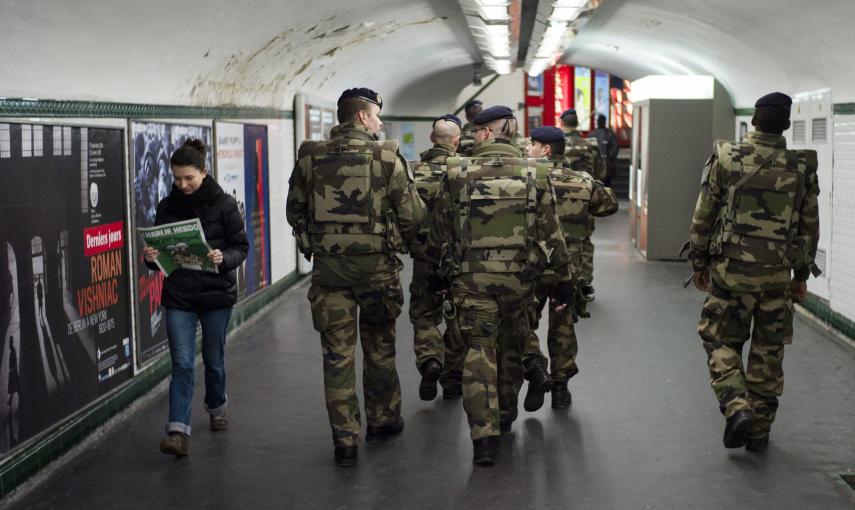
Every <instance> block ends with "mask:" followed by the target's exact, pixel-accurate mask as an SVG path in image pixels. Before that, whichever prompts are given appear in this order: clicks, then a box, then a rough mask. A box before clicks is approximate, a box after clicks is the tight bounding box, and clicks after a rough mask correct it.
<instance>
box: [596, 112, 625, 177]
mask: <svg viewBox="0 0 855 510" xmlns="http://www.w3.org/2000/svg"><path fill="white" fill-rule="evenodd" d="M589 138H592V139H596V140H597V146H598V148H599V149H600V155H601V156H602V157H603V159H604V160H605V164H606V176H605V177H604V178H603V184H605V185H606V186H611V182H612V178H613V177H614V176H615V172H617V157H618V152H619V151H620V147H618V141H617V135H615V132H614V131H612V130H611V129H609V128H608V127H607V126H606V116H605V115H603V114H600V115H597V129H596V130H595V131H594V132H593V133H591V136H590V137H589Z"/></svg>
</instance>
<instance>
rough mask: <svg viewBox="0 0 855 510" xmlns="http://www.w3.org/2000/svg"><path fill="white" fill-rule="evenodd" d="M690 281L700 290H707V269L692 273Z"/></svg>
mask: <svg viewBox="0 0 855 510" xmlns="http://www.w3.org/2000/svg"><path fill="white" fill-rule="evenodd" d="M692 282H693V283H694V284H695V288H696V289H698V290H699V291H701V292H709V290H710V274H709V272H708V271H695V272H694V273H693V274H692Z"/></svg>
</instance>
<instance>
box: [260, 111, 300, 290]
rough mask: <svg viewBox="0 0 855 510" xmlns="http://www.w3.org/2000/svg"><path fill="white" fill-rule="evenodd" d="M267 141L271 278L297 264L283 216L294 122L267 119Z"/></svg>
mask: <svg viewBox="0 0 855 510" xmlns="http://www.w3.org/2000/svg"><path fill="white" fill-rule="evenodd" d="M266 123H267V126H268V127H267V129H268V132H267V133H268V138H269V143H270V257H271V259H272V260H271V263H272V264H271V265H272V267H271V272H272V282H273V283H276V282H277V281H279V280H280V279H282V278H283V277H284V276H287V275H288V274H290V273H291V272H292V271H294V270H295V269H296V268H297V251H296V250H297V247H296V244H295V242H294V237H293V236H292V235H291V227H289V226H288V222H287V221H286V220H285V199H286V197H287V196H288V178H289V177H291V170H292V169H293V168H294V122H293V121H292V120H281V121H267V122H266Z"/></svg>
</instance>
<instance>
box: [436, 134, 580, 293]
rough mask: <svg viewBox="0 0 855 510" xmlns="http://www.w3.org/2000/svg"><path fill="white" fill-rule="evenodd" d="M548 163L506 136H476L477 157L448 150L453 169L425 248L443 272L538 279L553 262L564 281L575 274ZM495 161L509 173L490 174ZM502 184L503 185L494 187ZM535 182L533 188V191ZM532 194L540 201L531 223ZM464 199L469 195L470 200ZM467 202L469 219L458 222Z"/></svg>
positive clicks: (438, 201)
mask: <svg viewBox="0 0 855 510" xmlns="http://www.w3.org/2000/svg"><path fill="white" fill-rule="evenodd" d="M545 163H546V161H545V160H543V159H539V160H535V159H525V158H522V153H521V152H520V151H519V149H517V148H516V147H515V146H513V145H511V144H510V143H509V142H508V141H506V140H488V141H484V142H482V143H480V144H477V145H476V146H475V148H474V150H473V154H472V158H449V160H448V176H447V177H446V178H445V179H443V181H442V183H441V184H440V188H439V194H438V195H437V197H436V202H435V206H434V211H433V214H432V217H431V219H432V221H431V230H430V234H429V236H428V243H427V249H426V256H427V257H428V259H429V260H431V261H433V262H434V263H438V265H439V269H440V272H441V274H443V275H444V276H455V275H459V274H462V273H515V274H518V275H521V277H523V279H525V280H532V279H534V278H536V276H537V274H539V273H540V272H541V271H543V270H544V269H546V268H549V269H552V270H553V271H555V273H556V274H557V275H558V279H559V280H560V281H569V280H570V279H571V278H572V276H571V273H570V267H569V255H568V253H567V245H566V244H565V242H564V235H563V234H562V232H561V226H560V223H559V221H558V215H557V213H556V205H555V192H554V190H553V188H552V182H551V181H550V180H549V178H548V176H547V175H546V165H545ZM488 164H489V165H488ZM510 166H513V167H514V176H513V177H508V175H510V174H509V173H508V167H510ZM534 167H538V170H537V173H538V176H536V177H535V176H532V175H531V174H530V173H527V172H528V170H527V169H529V168H534ZM491 168H497V170H496V172H497V175H498V174H499V173H501V175H502V176H505V177H500V178H494V177H493V176H490V175H487V174H489V173H491ZM499 168H501V170H499ZM526 176H529V177H528V178H531V179H533V180H534V182H533V183H531V182H530V181H528V178H527V177H526ZM483 177H486V178H483ZM494 183H495V184H494ZM496 185H498V186H499V187H501V189H494V188H495V187H496ZM531 185H533V186H534V188H533V190H534V192H533V193H531V195H529V191H528V190H529V189H531V188H529V186H531ZM455 190H456V193H455ZM490 197H501V198H499V199H495V198H490ZM528 197H531V199H529V198H528ZM529 200H531V202H533V203H534V210H533V211H532V212H533V219H534V221H533V224H532V225H531V226H530V227H529V226H527V221H528V220H527V218H528V215H527V212H526V211H527V210H530V209H528V206H527V204H528V203H529ZM499 201H501V202H503V203H501V204H500V203H497V202H499ZM464 202H468V203H469V206H468V208H466V206H465V203H464ZM464 208H465V209H466V211H465V212H466V215H465V216H466V218H468V219H467V220H466V221H465V225H456V224H455V222H461V223H463V221H461V219H460V217H461V212H462V211H463V209H464ZM464 238H465V240H464ZM522 239H525V242H524V243H523V242H522Z"/></svg>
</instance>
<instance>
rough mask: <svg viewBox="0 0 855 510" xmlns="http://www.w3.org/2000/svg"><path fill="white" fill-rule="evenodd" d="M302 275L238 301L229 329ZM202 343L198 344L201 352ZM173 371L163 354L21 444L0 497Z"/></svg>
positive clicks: (2, 473) (0, 475) (2, 471)
mask: <svg viewBox="0 0 855 510" xmlns="http://www.w3.org/2000/svg"><path fill="white" fill-rule="evenodd" d="M302 276H303V275H300V274H298V273H297V271H294V272H292V273H290V274H289V275H287V276H285V277H284V278H282V279H281V280H279V281H278V282H276V283H275V284H273V285H271V286H270V287H269V288H267V289H265V290H263V291H261V292H259V293H257V294H256V295H254V296H252V297H251V298H249V299H247V300H245V301H242V302H241V303H239V304H238V305H236V306H235V309H234V312H233V313H232V320H231V322H230V323H229V331H233V330H234V329H235V328H237V327H238V326H240V325H241V324H242V323H244V322H246V320H247V319H249V318H250V317H252V316H253V315H255V314H257V313H259V312H260V311H261V310H262V309H264V307H266V306H267V305H269V304H270V303H272V302H273V301H275V300H276V299H277V298H278V297H280V296H281V295H282V294H283V293H284V292H285V291H286V290H287V289H288V288H290V287H291V286H293V285H294V284H295V283H297V282H298V281H299V280H300V279H301V278H302ZM199 344H200V345H201V343H199ZM200 345H199V346H200ZM199 346H197V352H198V350H199ZM170 373H171V362H170V359H169V356H162V357H161V358H160V359H158V360H157V361H155V362H154V363H152V364H151V365H149V367H148V368H146V369H145V370H144V371H143V372H141V373H139V374H137V375H136V377H134V378H132V379H131V380H130V381H128V382H127V383H126V384H124V385H123V386H121V387H119V388H118V389H116V390H115V391H113V392H112V393H110V394H108V395H107V396H105V397H103V398H101V399H100V400H98V401H97V402H94V403H92V404H91V405H90V406H89V407H86V408H84V409H83V410H81V411H80V412H78V413H77V414H75V415H74V416H71V417H69V418H68V419H66V420H65V421H63V422H61V423H59V424H58V425H56V426H54V427H53V428H51V429H50V430H48V431H47V432H45V433H43V434H41V435H39V436H37V437H35V438H33V439H30V440H29V441H28V443H27V444H26V445H24V446H21V447H20V448H17V449H16V450H15V451H13V452H12V453H11V454H9V455H8V456H7V457H6V458H4V459H3V460H2V461H0V498H4V497H6V496H7V495H9V494H10V493H11V492H12V491H14V490H15V489H16V488H17V487H18V486H19V485H20V484H21V483H23V482H24V481H25V480H27V479H28V478H30V477H31V476H33V475H35V474H36V473H38V472H39V471H41V470H42V469H44V468H45V467H47V466H48V464H50V463H51V462H53V461H54V460H56V459H57V458H59V457H60V456H61V455H63V454H64V453H66V452H67V451H68V450H70V449H71V448H72V447H74V445H76V444H77V443H79V442H80V441H82V440H83V439H85V438H86V437H87V436H88V435H89V434H91V433H92V432H94V431H95V430H96V429H97V428H98V427H100V426H101V425H103V424H104V423H106V422H107V421H109V420H110V418H112V417H113V416H115V415H116V414H117V413H119V412H120V411H121V410H122V409H125V408H126V407H128V406H129V405H130V404H131V403H133V402H134V401H135V400H137V399H138V398H140V397H142V396H143V395H145V394H146V393H148V392H149V391H150V390H151V389H152V388H154V387H155V386H157V384H158V383H160V381H162V380H163V379H165V378H166V377H167V376H168V375H169V374H170Z"/></svg>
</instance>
